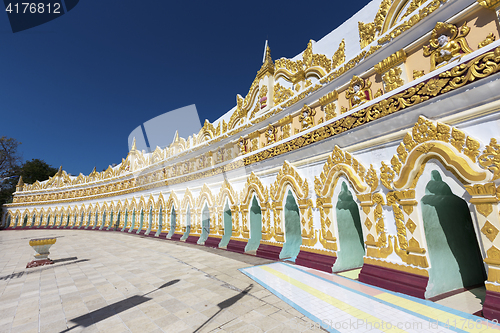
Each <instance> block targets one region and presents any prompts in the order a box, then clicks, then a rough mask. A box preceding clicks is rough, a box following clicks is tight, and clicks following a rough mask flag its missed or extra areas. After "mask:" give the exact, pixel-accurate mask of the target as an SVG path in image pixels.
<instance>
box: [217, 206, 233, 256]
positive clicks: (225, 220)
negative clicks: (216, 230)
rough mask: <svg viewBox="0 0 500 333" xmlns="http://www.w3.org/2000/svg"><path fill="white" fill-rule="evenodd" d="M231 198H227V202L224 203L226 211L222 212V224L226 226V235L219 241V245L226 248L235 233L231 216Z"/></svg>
mask: <svg viewBox="0 0 500 333" xmlns="http://www.w3.org/2000/svg"><path fill="white" fill-rule="evenodd" d="M228 201H229V199H226V204H225V205H224V211H223V212H222V224H223V226H224V236H222V239H221V241H220V243H219V247H222V248H226V247H227V244H228V243H229V241H230V240H231V236H232V234H233V222H232V216H231V209H230V208H229V203H228Z"/></svg>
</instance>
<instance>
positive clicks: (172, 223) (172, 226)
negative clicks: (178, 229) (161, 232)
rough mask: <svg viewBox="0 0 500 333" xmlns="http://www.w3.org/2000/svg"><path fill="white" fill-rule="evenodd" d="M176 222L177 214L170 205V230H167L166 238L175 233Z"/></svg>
mask: <svg viewBox="0 0 500 333" xmlns="http://www.w3.org/2000/svg"><path fill="white" fill-rule="evenodd" d="M176 224H177V214H176V213H175V208H174V206H172V211H171V212H170V230H169V231H168V234H167V238H168V239H170V238H172V236H173V235H174V233H175V226H176Z"/></svg>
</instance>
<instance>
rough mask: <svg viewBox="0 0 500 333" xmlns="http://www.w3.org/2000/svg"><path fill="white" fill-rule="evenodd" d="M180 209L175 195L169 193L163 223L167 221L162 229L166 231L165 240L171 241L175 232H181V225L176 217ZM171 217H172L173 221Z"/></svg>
mask: <svg viewBox="0 0 500 333" xmlns="http://www.w3.org/2000/svg"><path fill="white" fill-rule="evenodd" d="M180 209H181V205H180V203H179V200H178V199H177V195H176V194H175V192H174V191H172V192H170V195H169V198H168V200H167V204H166V211H165V213H166V218H165V221H167V224H166V225H165V226H164V227H163V229H165V230H168V234H167V239H171V238H172V236H173V235H174V234H175V233H176V232H179V233H180V232H181V231H182V225H181V223H180V219H179V218H178V216H177V215H178V213H179V212H180ZM172 213H173V214H172ZM181 215H182V214H181ZM172 216H174V219H173V220H172Z"/></svg>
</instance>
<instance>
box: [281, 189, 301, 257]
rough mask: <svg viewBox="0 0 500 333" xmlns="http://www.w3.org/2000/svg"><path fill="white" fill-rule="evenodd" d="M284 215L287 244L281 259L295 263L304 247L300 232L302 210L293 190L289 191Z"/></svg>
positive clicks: (282, 250) (284, 246) (282, 251)
mask: <svg viewBox="0 0 500 333" xmlns="http://www.w3.org/2000/svg"><path fill="white" fill-rule="evenodd" d="M284 214H285V243H284V244H283V248H282V249H281V252H280V259H291V260H292V261H295V258H296V257H297V255H298V254H299V252H300V245H302V235H301V232H300V231H301V230H300V210H299V206H298V205H297V201H296V200H295V198H294V196H293V194H292V191H291V190H288V194H287V197H286V203H285V210H284Z"/></svg>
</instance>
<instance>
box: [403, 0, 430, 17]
mask: <svg viewBox="0 0 500 333" xmlns="http://www.w3.org/2000/svg"><path fill="white" fill-rule="evenodd" d="M425 1H426V0H412V1H411V2H410V5H409V6H408V7H407V8H406V11H405V13H404V14H403V15H402V16H401V19H400V20H401V21H402V20H404V18H405V17H407V16H408V15H409V14H411V13H413V12H414V11H415V10H416V9H417V8H418V7H420V6H422V5H423V4H424V2H425Z"/></svg>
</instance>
